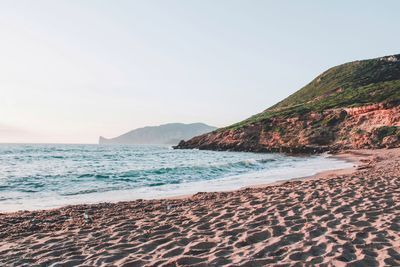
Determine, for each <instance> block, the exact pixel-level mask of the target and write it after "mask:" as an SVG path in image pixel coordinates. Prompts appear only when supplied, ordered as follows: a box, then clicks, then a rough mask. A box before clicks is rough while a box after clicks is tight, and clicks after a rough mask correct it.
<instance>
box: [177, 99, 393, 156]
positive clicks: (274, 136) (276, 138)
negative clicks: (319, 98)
mask: <svg viewBox="0 0 400 267" xmlns="http://www.w3.org/2000/svg"><path fill="white" fill-rule="evenodd" d="M396 146H400V106H397V105H389V104H384V103H379V104H374V105H368V106H363V107H357V108H340V109H330V110H326V111H323V112H321V113H315V112H311V113H308V114H305V115H302V116H296V117H292V118H286V119H283V118H273V119H270V120H267V121H264V122H259V123H253V124H250V125H247V126H245V127H242V128H240V129H231V130H217V131H214V132H212V133H208V134H204V135H201V136H198V137H195V138H193V139H191V140H189V141H187V142H184V141H182V142H181V143H179V145H178V146H177V148H198V149H210V150H232V151H255V152H289V153H313V152H323V151H327V150H331V151H332V150H340V149H347V148H382V147H396Z"/></svg>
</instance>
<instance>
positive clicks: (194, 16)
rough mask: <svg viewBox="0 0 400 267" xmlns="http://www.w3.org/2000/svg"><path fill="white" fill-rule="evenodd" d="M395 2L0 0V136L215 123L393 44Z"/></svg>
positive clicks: (31, 138) (59, 136)
mask: <svg viewBox="0 0 400 267" xmlns="http://www.w3.org/2000/svg"><path fill="white" fill-rule="evenodd" d="M399 10H400V1H367V0H362V1H361V0H359V1H357V0H354V1H349V0H342V1H320V0H315V1H307V0H302V1H295V0H292V1H281V0H280V1H277V0H276V1H266V0H265V1H257V0H251V1H242V0H240V1H235V0H226V1H223V0H201V1H200V0H197V1H194V0H181V1H177V0H159V1H155V0H142V1H133V0H132V1H122V0H112V1H111V0H109V1H101V0H93V1H90V0H85V1H82V0H66V1H63V0H57V1H53V0H48V1H44V0H35V1H29V0H28V1H22V0H9V1H7V0H2V1H0V40H1V41H0V142H47V143H53V142H57V143H96V142H97V140H98V136H99V135H103V136H105V137H114V136H117V135H119V134H122V133H124V132H126V131H128V130H131V129H134V128H137V127H142V126H146V125H158V124H162V123H168V122H186V123H190V122H205V123H207V124H211V125H215V126H226V125H229V124H231V123H234V122H237V121H240V120H242V119H245V118H247V117H249V116H251V115H253V114H255V113H258V112H260V111H262V110H264V109H265V108H267V107H268V106H271V105H273V104H274V103H276V102H277V101H279V100H281V99H283V98H285V97H286V96H288V95H289V94H291V93H293V92H294V91H296V90H298V89H299V88H301V87H302V86H304V85H305V84H306V83H308V82H309V81H310V80H312V79H313V78H314V77H315V76H316V75H318V74H319V73H321V72H322V71H324V70H326V69H327V68H329V67H332V66H334V65H337V64H341V63H344V62H347V61H352V60H357V59H366V58H374V57H379V56H384V55H389V54H397V53H400V47H399V44H400V34H399V26H400V16H399V15H398V12H399Z"/></svg>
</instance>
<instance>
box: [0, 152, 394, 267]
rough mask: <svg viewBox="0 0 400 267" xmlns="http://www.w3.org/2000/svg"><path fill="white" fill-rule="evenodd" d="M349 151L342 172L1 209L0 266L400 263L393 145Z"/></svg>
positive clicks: (349, 264)
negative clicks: (235, 187)
mask: <svg viewBox="0 0 400 267" xmlns="http://www.w3.org/2000/svg"><path fill="white" fill-rule="evenodd" d="M350 154H351V155H353V156H361V158H359V160H360V165H359V166H358V167H357V169H356V170H355V171H354V172H351V173H343V172H341V173H340V174H339V172H338V174H336V175H335V174H332V173H330V174H329V175H327V174H320V175H318V176H317V177H314V178H310V179H304V180H299V181H288V182H285V183H282V184H279V185H271V186H264V187H257V188H248V189H243V190H239V191H233V192H219V193H198V194H196V195H193V196H191V197H187V198H182V199H168V200H152V201H140V200H137V201H132V202H121V203H116V204H96V205H79V206H70V207H65V208H60V209H55V210H48V211H36V212H18V213H7V214H0V229H1V232H0V265H1V266H20V265H26V266H34V265H41V266H48V265H51V264H55V263H58V264H60V266H78V265H85V266H93V265H97V266H110V265H115V266H142V265H146V266H178V265H179V266H224V265H226V266H232V265H241V266H265V265H274V266H276V265H277V264H295V263H298V264H300V266H302V264H308V266H314V265H317V264H321V263H325V264H327V265H331V266H378V265H379V266H400V235H399V232H400V172H399V170H400V149H390V150H368V151H355V152H354V151H353V152H351V153H350ZM85 212H87V216H85ZM54 266H58V265H54Z"/></svg>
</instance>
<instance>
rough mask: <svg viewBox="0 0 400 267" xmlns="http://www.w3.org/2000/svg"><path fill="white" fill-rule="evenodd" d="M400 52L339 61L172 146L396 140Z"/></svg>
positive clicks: (286, 147) (312, 148) (334, 145)
mask: <svg viewBox="0 0 400 267" xmlns="http://www.w3.org/2000/svg"><path fill="white" fill-rule="evenodd" d="M399 104H400V55H393V56H386V57H380V58H375V59H369V60H361V61H354V62H350V63H346V64H342V65H339V66H336V67H333V68H331V69H328V70H327V71H325V72H323V73H322V74H321V75H319V76H318V77H316V78H315V79H314V80H313V81H311V82H310V83H309V84H307V85H306V86H304V87H303V88H301V89H300V90H298V91H297V92H295V93H294V94H292V95H291V96H289V97H287V98H286V99H284V100H283V101H281V102H279V103H277V104H276V105H274V106H272V107H270V108H268V109H266V110H265V111H263V112H261V113H259V114H257V115H254V116H252V117H250V118H248V119H246V120H244V121H242V122H239V123H236V124H234V125H231V126H229V127H226V128H221V129H218V130H217V131H214V132H212V133H209V134H205V135H202V136H198V137H195V138H193V139H191V140H188V141H187V142H181V143H180V144H179V145H178V146H177V147H176V148H199V149H213V150H237V151H284V152H319V151H326V150H337V149H345V148H378V147H385V146H386V147H387V146H389V147H390V146H398V145H399V143H400V141H399V139H400V129H399V126H400V117H399V116H400V115H399V114H400V109H399Z"/></svg>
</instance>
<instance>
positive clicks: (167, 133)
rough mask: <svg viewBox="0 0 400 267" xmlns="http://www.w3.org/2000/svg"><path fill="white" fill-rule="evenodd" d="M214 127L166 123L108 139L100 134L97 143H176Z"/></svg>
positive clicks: (199, 124)
mask: <svg viewBox="0 0 400 267" xmlns="http://www.w3.org/2000/svg"><path fill="white" fill-rule="evenodd" d="M215 129H217V128H216V127H213V126H209V125H207V124H204V123H190V124H184V123H168V124H163V125H159V126H147V127H143V128H139V129H135V130H132V131H129V132H127V133H125V134H122V135H120V136H117V137H115V138H110V139H108V138H104V137H102V136H100V138H99V144H146V145H148V144H157V145H176V144H178V143H179V141H180V140H182V139H184V140H187V139H190V138H192V137H194V136H196V135H200V134H204V133H208V132H211V131H213V130H215Z"/></svg>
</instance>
